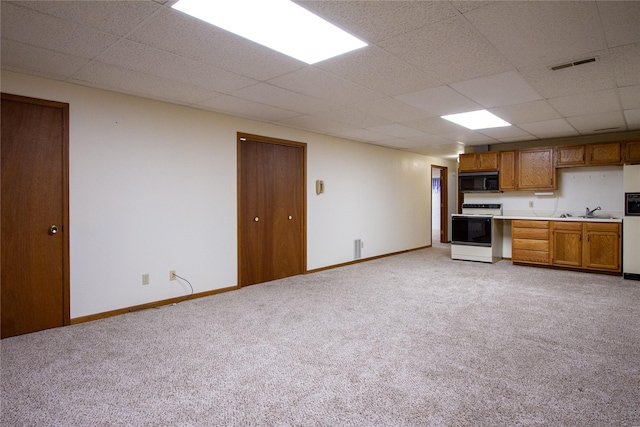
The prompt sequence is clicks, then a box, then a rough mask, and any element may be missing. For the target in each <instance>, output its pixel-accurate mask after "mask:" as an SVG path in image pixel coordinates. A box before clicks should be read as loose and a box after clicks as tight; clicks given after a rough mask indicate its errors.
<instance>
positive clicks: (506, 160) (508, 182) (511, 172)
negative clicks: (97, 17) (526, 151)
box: [500, 151, 516, 191]
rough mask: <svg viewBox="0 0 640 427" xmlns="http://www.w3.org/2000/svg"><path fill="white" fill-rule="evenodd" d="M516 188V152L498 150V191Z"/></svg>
mask: <svg viewBox="0 0 640 427" xmlns="http://www.w3.org/2000/svg"><path fill="white" fill-rule="evenodd" d="M515 189H516V152H515V151H500V191H509V190H515Z"/></svg>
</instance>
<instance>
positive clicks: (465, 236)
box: [451, 215, 493, 246]
mask: <svg viewBox="0 0 640 427" xmlns="http://www.w3.org/2000/svg"><path fill="white" fill-rule="evenodd" d="M492 222H493V218H492V217H491V216H485V215H454V216H453V217H452V226H451V237H452V238H451V244H455V245H470V246H491V225H492Z"/></svg>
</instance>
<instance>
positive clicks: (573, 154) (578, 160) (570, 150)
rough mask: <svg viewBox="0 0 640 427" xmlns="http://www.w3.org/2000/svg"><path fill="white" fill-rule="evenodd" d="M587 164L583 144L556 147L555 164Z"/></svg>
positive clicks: (585, 149)
mask: <svg viewBox="0 0 640 427" xmlns="http://www.w3.org/2000/svg"><path fill="white" fill-rule="evenodd" d="M586 164H587V148H586V146H585V145H567V146H564V147H558V148H557V149H556V166H557V167H559V168H560V167H570V166H584V165H586Z"/></svg>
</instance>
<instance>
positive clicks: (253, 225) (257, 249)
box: [238, 136, 305, 286]
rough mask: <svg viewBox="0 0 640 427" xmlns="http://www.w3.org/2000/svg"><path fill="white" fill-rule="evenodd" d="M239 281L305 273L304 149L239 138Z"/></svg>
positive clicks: (295, 145)
mask: <svg viewBox="0 0 640 427" xmlns="http://www.w3.org/2000/svg"><path fill="white" fill-rule="evenodd" d="M238 144H239V148H238V153H239V168H238V170H239V176H238V181H239V192H240V196H239V204H240V206H239V209H238V212H239V276H240V277H239V282H240V285H241V286H247V285H252V284H255V283H262V282H267V281H269V280H275V279H281V278H284V277H289V276H294V275H297V274H301V273H303V272H304V271H305V259H304V253H305V249H304V224H305V212H304V150H305V148H304V145H300V144H287V143H284V142H278V141H274V140H271V139H268V140H263V139H261V138H259V137H250V136H246V137H245V136H241V137H240V138H239V140H238Z"/></svg>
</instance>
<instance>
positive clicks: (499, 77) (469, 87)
mask: <svg viewBox="0 0 640 427" xmlns="http://www.w3.org/2000/svg"><path fill="white" fill-rule="evenodd" d="M449 86H451V87H452V88H453V89H455V90H456V91H458V92H460V93H461V94H463V95H465V96H466V97H468V98H470V99H472V100H473V101H475V102H477V103H478V104H480V105H482V106H483V107H485V108H490V107H501V106H504V105H512V104H520V103H523V102H529V101H536V100H539V99H542V98H541V97H540V95H538V93H537V92H536V91H535V90H533V88H532V87H531V86H530V85H529V83H527V82H526V81H525V80H524V79H522V77H520V75H518V73H517V72H515V71H507V72H504V73H500V74H495V75H493V76H486V77H479V78H477V79H472V80H466V81H463V82H458V83H451V84H450V85H449Z"/></svg>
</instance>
